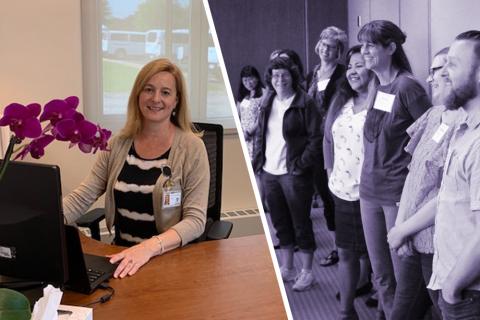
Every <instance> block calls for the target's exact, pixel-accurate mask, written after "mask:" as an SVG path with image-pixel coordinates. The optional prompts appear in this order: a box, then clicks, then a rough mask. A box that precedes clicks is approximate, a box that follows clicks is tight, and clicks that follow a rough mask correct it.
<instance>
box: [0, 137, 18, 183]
mask: <svg viewBox="0 0 480 320" xmlns="http://www.w3.org/2000/svg"><path fill="white" fill-rule="evenodd" d="M20 142H21V140H20V139H19V138H18V137H17V136H14V135H12V137H11V138H10V142H9V143H8V147H7V152H6V153H5V157H4V159H3V161H2V163H1V165H0V181H1V180H2V178H3V175H4V174H5V171H6V170H7V166H8V164H9V163H10V158H11V157H12V154H13V148H14V147H15V144H17V143H20Z"/></svg>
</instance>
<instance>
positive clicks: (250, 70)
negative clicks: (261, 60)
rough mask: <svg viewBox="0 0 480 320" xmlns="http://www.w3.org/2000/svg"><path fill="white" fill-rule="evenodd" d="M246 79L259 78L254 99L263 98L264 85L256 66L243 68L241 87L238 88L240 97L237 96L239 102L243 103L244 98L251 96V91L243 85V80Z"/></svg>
mask: <svg viewBox="0 0 480 320" xmlns="http://www.w3.org/2000/svg"><path fill="white" fill-rule="evenodd" d="M246 77H254V78H257V80H258V82H257V86H256V87H255V95H254V96H253V97H254V98H259V97H261V96H262V88H263V87H264V86H263V83H262V78H260V73H259V72H258V70H257V69H255V67H254V66H250V65H248V66H244V67H243V68H242V71H240V85H239V86H238V95H237V101H239V102H241V101H242V100H243V98H245V97H246V96H249V95H250V91H248V90H247V88H245V86H244V85H243V78H246Z"/></svg>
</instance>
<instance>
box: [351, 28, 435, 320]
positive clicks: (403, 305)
mask: <svg viewBox="0 0 480 320" xmlns="http://www.w3.org/2000/svg"><path fill="white" fill-rule="evenodd" d="M358 40H359V42H360V43H361V44H362V50H361V52H362V55H363V57H364V59H365V66H366V67H367V69H370V70H372V71H373V72H374V74H375V77H374V80H373V82H372V88H371V89H372V90H371V92H370V93H371V96H370V98H371V99H370V102H369V107H368V108H369V110H368V113H367V118H366V120H365V125H364V162H363V167H362V173H361V178H360V208H361V214H362V223H363V228H364V231H365V240H366V243H367V249H368V254H369V257H370V262H371V264H372V269H373V276H374V281H375V284H376V288H377V290H378V295H379V301H380V304H381V306H382V308H383V311H384V313H385V316H386V318H387V319H421V318H422V316H423V315H419V314H417V313H416V312H418V313H421V312H422V310H421V308H422V306H418V305H416V302H417V301H415V300H416V299H417V297H416V296H415V294H416V292H415V290H416V289H415V288H410V287H408V286H405V284H406V283H408V281H398V285H397V282H396V280H395V279H396V278H397V279H401V278H402V277H407V276H408V273H409V270H408V265H405V264H401V261H400V259H399V258H398V256H397V255H396V253H395V252H393V251H390V248H389V246H388V242H387V232H388V231H389V230H390V229H391V228H392V227H393V226H394V224H395V219H396V218H397V212H398V204H399V202H400V197H401V194H402V189H403V185H404V182H405V178H406V176H407V173H408V168H407V166H408V164H409V163H410V155H409V154H408V153H407V152H405V150H404V148H405V146H406V145H407V143H408V141H409V136H408V134H407V128H408V127H409V126H410V125H411V124H412V123H413V122H414V121H415V120H416V119H418V118H419V117H420V116H421V115H422V114H423V113H424V112H425V111H426V110H427V109H428V108H430V106H431V103H430V100H429V98H428V96H427V93H426V92H425V89H424V88H423V87H422V86H421V85H420V83H419V82H418V81H416V80H415V79H414V78H413V76H412V69H411V67H410V63H409V61H408V58H407V56H406V55H405V52H404V50H403V47H402V44H403V43H404V42H405V40H406V36H405V34H404V33H403V32H402V31H401V30H400V29H399V28H398V26H396V25H395V24H394V23H392V22H390V21H386V20H375V21H372V22H369V23H367V24H365V25H364V26H363V27H362V28H361V29H360V31H359V34H358ZM418 302H421V301H418ZM423 311H424V310H423Z"/></svg>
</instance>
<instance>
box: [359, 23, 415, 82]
mask: <svg viewBox="0 0 480 320" xmlns="http://www.w3.org/2000/svg"><path fill="white" fill-rule="evenodd" d="M406 39H407V36H406V35H405V34H404V33H403V32H402V30H400V28H399V27H398V26H397V25H396V24H395V23H393V22H391V21H388V20H374V21H371V22H369V23H367V24H365V25H364V26H363V27H362V28H361V29H360V31H359V32H358V41H359V42H371V43H374V44H381V45H382V46H383V47H387V46H388V45H389V44H390V43H392V42H393V43H395V45H396V49H395V52H394V53H393V55H392V65H394V66H395V67H397V68H398V69H399V70H400V71H408V72H409V73H412V67H411V66H410V62H409V61H408V58H407V55H406V54H405V51H404V50H403V47H402V44H404V43H405V40H406Z"/></svg>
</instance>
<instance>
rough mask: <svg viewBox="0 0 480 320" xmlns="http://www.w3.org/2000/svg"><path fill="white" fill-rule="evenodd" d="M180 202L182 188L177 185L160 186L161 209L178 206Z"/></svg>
mask: <svg viewBox="0 0 480 320" xmlns="http://www.w3.org/2000/svg"><path fill="white" fill-rule="evenodd" d="M181 204H182V190H181V189H180V188H179V187H178V186H174V187H163V188H162V209H166V208H175V207H179V206H180V205H181Z"/></svg>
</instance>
